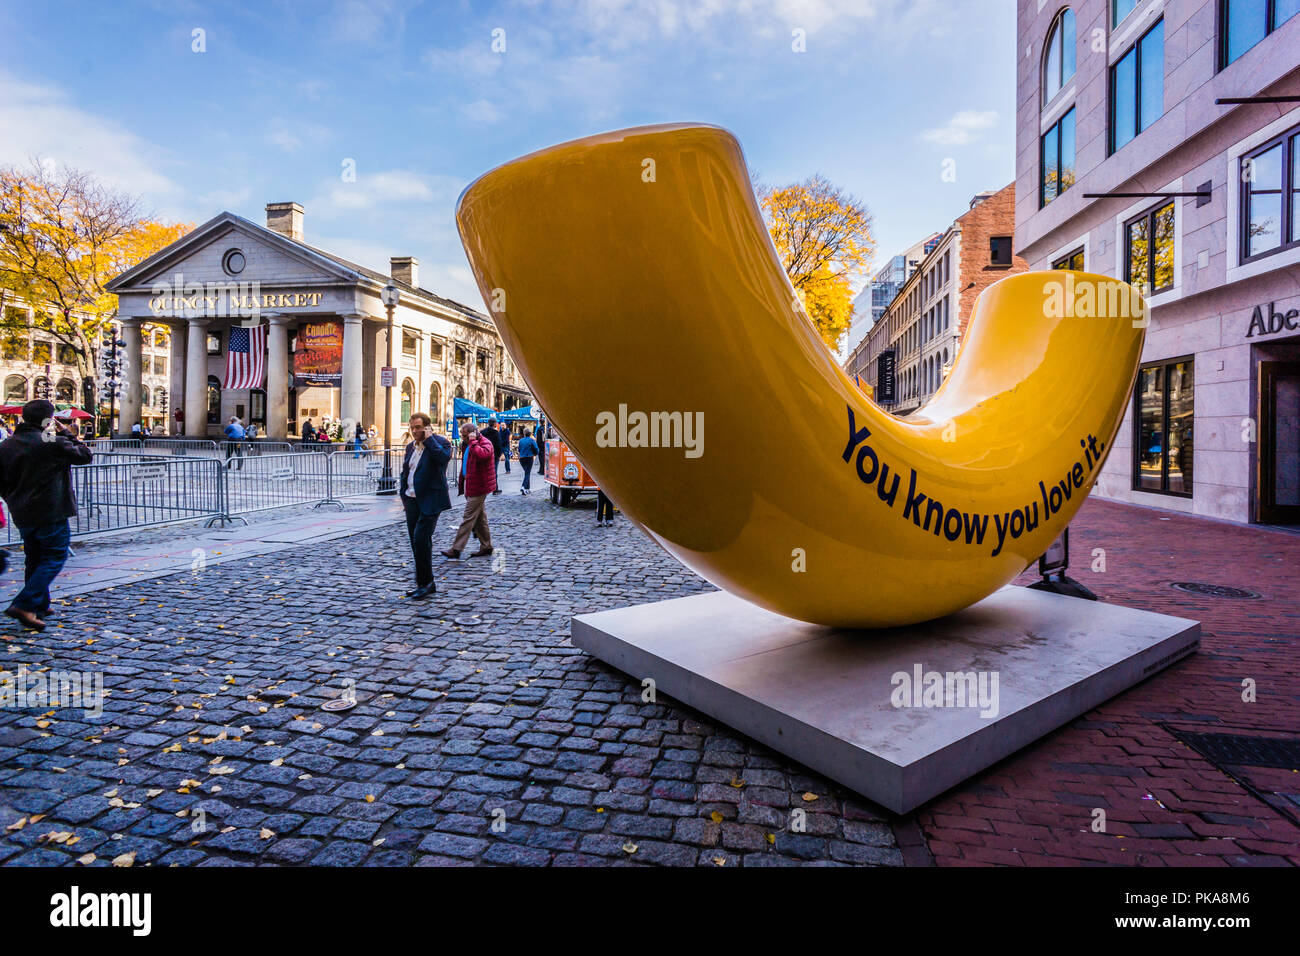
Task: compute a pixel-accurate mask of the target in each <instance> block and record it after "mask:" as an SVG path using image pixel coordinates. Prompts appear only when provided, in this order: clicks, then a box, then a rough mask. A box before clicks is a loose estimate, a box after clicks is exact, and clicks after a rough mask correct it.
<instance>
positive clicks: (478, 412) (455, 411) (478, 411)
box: [451, 398, 501, 422]
mask: <svg viewBox="0 0 1300 956" xmlns="http://www.w3.org/2000/svg"><path fill="white" fill-rule="evenodd" d="M451 405H452V410H451V414H452V417H453V418H468V419H471V420H472V421H475V422H477V421H478V420H479V419H480V418H482V419H488V418H494V417H500V414H501V413H500V412H498V411H496V409H492V408H488V407H487V406H486V405H480V404H479V403H478V402H471V401H470V400H469V399H468V398H456V399H453V400H452V403H451Z"/></svg>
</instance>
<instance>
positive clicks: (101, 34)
mask: <svg viewBox="0 0 1300 956" xmlns="http://www.w3.org/2000/svg"><path fill="white" fill-rule="evenodd" d="M196 29H199V30H203V31H204V35H203V39H204V43H205V45H206V52H201V53H199V52H194V51H193V49H192V47H193V46H194V39H193V37H194V31H195V30H196ZM494 30H504V40H505V51H504V52H494V51H493V49H492V44H493V31H494ZM796 30H801V31H803V37H804V44H805V47H806V49H805V51H804V52H795V50H794V49H793V48H792V47H793V46H794V45H795V44H796V34H795V32H794V31H796ZM497 36H498V37H500V36H501V35H500V34H498V35H497ZM1015 43H1016V41H1015V5H1014V3H1012V2H1011V0H699V2H694V3H691V2H685V0H506V2H499V3H478V2H475V3H468V2H415V0H405V2H404V0H381V2H360V0H353V2H276V0H260V2H257V3H248V4H235V3H223V4H204V3H187V2H185V0H165V2H164V0H157V2H135V3H131V2H117V3H113V4H105V3H102V2H96V3H63V2H57V0H54V2H42V3H39V4H30V3H22V4H19V3H11V4H5V5H0V163H8V162H22V161H24V160H25V159H26V158H27V157H28V156H31V155H39V156H42V157H49V158H51V159H54V160H56V161H58V162H66V163H70V164H72V165H76V166H81V167H84V168H87V169H90V170H91V171H93V172H95V173H96V174H97V175H99V176H100V177H101V178H102V179H104V180H105V181H107V182H109V183H111V184H113V185H115V186H117V187H120V188H122V189H125V190H128V191H130V192H132V193H135V194H137V195H139V196H140V197H141V198H142V200H143V203H144V205H145V207H146V208H147V209H149V210H152V211H154V212H155V214H156V215H158V216H159V217H160V218H165V219H181V220H187V221H192V222H196V223H197V222H202V221H204V220H206V219H208V218H210V217H212V216H214V215H216V214H217V213H218V212H220V211H222V210H227V209H228V210H230V211H232V212H235V213H238V214H240V215H243V216H246V217H247V218H249V219H252V220H254V221H255V222H262V221H263V219H264V213H263V207H264V206H265V204H266V203H267V202H274V201H282V200H295V201H297V202H300V203H302V204H303V205H304V206H305V207H306V219H305V222H306V233H307V235H306V238H307V241H308V242H311V243H312V244H314V245H318V246H321V247H324V248H327V249H329V250H331V251H333V252H336V253H339V254H341V255H344V256H347V257H349V258H352V259H354V260H356V261H358V262H361V263H363V264H365V265H367V266H370V267H372V268H376V269H380V270H383V271H386V267H387V262H388V257H389V256H393V255H414V256H417V257H418V258H419V259H420V262H421V284H422V285H424V286H425V287H426V288H430V289H432V290H434V291H436V292H438V293H440V294H442V295H446V296H450V297H452V298H455V299H459V300H460V301H463V302H467V303H469V304H472V305H474V306H476V307H480V308H481V307H482V303H481V301H480V299H479V296H478V293H477V291H476V290H475V288H474V284H473V280H472V278H471V276H470V273H469V268H468V266H467V264H466V262H465V258H464V254H463V252H462V251H461V248H460V243H459V241H458V239H457V238H456V233H455V226H454V223H453V218H452V216H453V209H454V205H455V201H456V197H457V196H458V195H459V194H460V191H461V189H462V188H464V186H465V185H466V184H468V183H469V182H470V181H471V180H472V179H474V178H475V177H476V176H478V175H479V174H480V173H482V172H483V171H485V170H487V169H490V168H491V167H493V166H495V165H497V164H499V163H501V162H504V161H506V160H509V159H511V158H513V157H515V156H518V155H521V154H523V153H526V152H529V151H531V150H534V149H538V148H541V147H544V146H547V145H550V144H553V143H558V142H562V141H564V140H567V139H573V138H575V137H579V136H584V135H587V134H590V133H594V132H599V131H602V130H608V129H617V128H621V127H627V126H638V125H643V124H647V123H660V122H682V121H692V120H696V121H703V122H709V123H715V124H718V125H721V126H725V127H727V128H728V129H730V130H732V131H733V132H734V133H736V135H737V136H738V137H739V138H740V141H741V143H742V144H743V146H744V148H745V153H746V156H747V158H748V160H749V163H750V165H751V166H752V167H753V168H754V169H756V170H757V172H758V174H759V175H760V177H761V178H762V179H763V180H764V181H765V182H768V183H773V184H783V183H787V182H791V181H794V180H800V179H804V178H806V177H807V176H809V175H812V174H813V173H822V174H824V175H825V176H827V177H829V178H830V179H831V180H832V181H833V182H835V183H836V184H837V185H839V186H841V187H843V188H844V189H846V190H847V191H849V192H851V193H853V194H854V195H856V196H857V197H858V198H859V199H861V200H862V201H864V202H865V203H866V205H867V206H868V208H869V209H870V210H871V212H872V214H873V216H874V220H875V230H874V231H875V235H876V238H877V241H878V246H877V250H876V252H877V256H876V261H877V265H879V264H880V263H881V262H883V260H884V259H885V258H887V257H888V256H890V255H893V254H894V253H896V252H900V251H902V250H903V249H904V248H905V247H906V246H908V245H910V244H911V243H912V242H915V241H916V240H917V239H919V238H921V237H922V236H924V235H926V234H928V233H930V232H932V231H935V230H941V229H943V228H945V227H946V226H947V225H948V224H949V223H950V222H951V221H952V220H953V219H954V218H955V217H956V216H958V215H960V214H961V213H962V212H963V211H965V209H966V208H967V203H968V201H969V199H970V197H971V196H972V195H974V194H975V193H976V192H979V191H980V190H982V189H995V188H1000V187H1001V186H1004V185H1006V184H1007V183H1009V182H1010V181H1011V180H1012V179H1013V177H1014V156H1015V136H1014V123H1015V109H1014V104H1015ZM946 159H952V160H954V161H955V164H956V165H955V170H956V181H955V182H945V181H943V179H942V175H941V174H942V171H943V163H944V161H945V160H946ZM348 160H352V161H354V162H355V168H356V181H355V182H344V181H343V177H342V175H341V174H342V171H343V168H344V163H345V161H348Z"/></svg>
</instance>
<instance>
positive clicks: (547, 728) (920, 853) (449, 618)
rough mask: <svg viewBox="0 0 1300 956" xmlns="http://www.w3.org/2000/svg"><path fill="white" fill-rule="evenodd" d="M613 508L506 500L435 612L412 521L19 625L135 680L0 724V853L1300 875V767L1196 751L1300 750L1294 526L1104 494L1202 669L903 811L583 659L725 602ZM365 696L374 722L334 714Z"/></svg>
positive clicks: (36, 664) (1099, 543) (1129, 558)
mask: <svg viewBox="0 0 1300 956" xmlns="http://www.w3.org/2000/svg"><path fill="white" fill-rule="evenodd" d="M514 486H515V484H514V482H513V481H512V482H511V483H510V485H509V486H508V487H510V488H511V489H512V490H513V487H514ZM593 507H594V504H593V503H592V502H591V501H589V500H588V501H584V502H581V503H580V504H579V505H578V506H577V507H575V508H573V509H559V508H556V507H554V506H551V505H550V504H548V503H547V502H546V501H545V499H544V497H543V496H542V495H541V494H536V495H534V496H533V497H530V498H526V499H525V498H520V497H519V496H518V495H515V494H510V493H508V494H506V495H502V496H497V497H495V498H493V499H492V500H491V501H490V509H491V514H492V516H493V527H494V538H495V542H496V543H497V545H498V546H499V547H500V549H501V554H502V557H503V560H502V561H498V562H496V563H495V564H494V563H493V561H492V560H491V559H468V558H467V559H463V560H461V561H459V562H447V563H439V564H438V565H436V567H437V571H438V574H439V579H438V587H439V594H438V597H437V598H436V599H434V600H432V601H428V602H423V603H413V602H410V601H408V600H406V599H405V598H404V597H403V596H402V594H403V592H404V591H405V590H406V588H407V587H409V574H410V570H409V558H408V553H407V549H406V543H405V540H404V535H403V531H402V528H401V526H398V525H394V526H392V527H389V528H385V529H382V530H380V531H372V532H367V533H364V534H360V535H353V536H350V537H341V538H337V539H334V540H331V541H327V542H323V543H314V544H312V545H310V546H307V547H301V548H295V549H291V550H285V551H281V552H277V553H274V554H269V555H264V556H260V557H256V558H252V559H250V560H248V561H246V562H240V563H231V564H223V565H210V566H209V567H207V568H206V569H205V570H203V571H201V572H199V573H198V574H197V575H196V574H190V573H184V574H177V575H173V576H170V577H165V578H157V579H153V580H149V581H143V582H140V583H138V584H131V585H127V586H122V587H117V588H114V589H111V590H103V591H97V592H93V593H90V594H86V595H82V596H80V597H78V598H73V599H71V600H69V601H67V602H66V603H64V604H62V605H60V606H58V607H57V613H56V615H55V616H54V617H52V618H51V627H50V629H49V630H48V631H46V632H45V633H44V634H42V635H29V634H25V633H22V632H18V631H16V630H14V629H13V628H12V626H9V628H7V629H6V630H4V631H0V666H3V667H4V668H7V669H8V671H9V672H10V675H12V674H13V673H14V672H15V671H16V670H17V669H18V667H19V666H20V665H26V666H27V667H28V668H29V669H31V670H36V669H38V668H50V669H55V670H72V671H78V670H89V671H93V672H100V673H102V674H103V675H104V678H103V679H104V682H105V686H106V687H107V688H108V689H109V690H110V691H111V695H110V696H109V697H108V700H107V704H106V713H105V716H104V718H103V719H102V720H99V721H91V720H88V719H87V718H86V716H85V715H84V713H83V712H82V711H81V710H80V709H79V708H70V707H62V708H49V707H45V708H28V709H25V710H23V709H13V708H5V709H0V834H3V836H2V837H0V862H3V863H4V864H7V865H12V864H45V863H72V862H74V861H77V860H78V859H84V860H89V862H88V864H87V865H107V864H108V863H109V861H111V860H113V859H115V858H120V857H123V856H129V857H131V858H132V860H133V861H134V863H135V864H136V865H143V864H152V865H167V864H171V863H179V864H187V865H189V864H198V865H247V864H255V863H262V864H298V863H315V864H333V865H376V866H401V865H418V864H427V865H428V864H466V863H490V864H539V865H540V864H554V865H581V864H617V865H636V864H645V863H650V864H670V865H704V866H714V865H724V866H734V865H750V866H752V865H778V864H801V863H802V864H817V865H834V864H884V865H888V864H899V863H903V862H908V863H926V862H931V861H932V860H933V862H937V863H939V864H955V865H973V864H990V863H1013V864H1030V865H1033V864H1069V863H1076V864H1077V863H1093V864H1095V863H1121V864H1135V863H1139V864H1145V865H1165V864H1168V865H1187V864H1194V865H1216V864H1224V865H1229V864H1238V865H1249V864H1265V865H1267V864H1286V863H1288V862H1290V863H1297V862H1300V826H1297V822H1296V821H1297V819H1298V818H1300V783H1297V779H1298V778H1297V775H1296V772H1295V771H1294V770H1291V769H1285V768H1283V767H1279V766H1272V767H1269V766H1256V765H1253V764H1250V763H1229V762H1227V759H1226V758H1223V757H1221V756H1220V757H1215V758H1214V759H1213V760H1212V759H1211V757H1212V756H1214V755H1213V754H1211V755H1209V756H1207V755H1205V754H1203V753H1202V752H1201V751H1198V750H1196V749H1194V748H1193V747H1192V746H1189V744H1188V741H1194V739H1195V738H1192V737H1190V736H1188V735H1189V734H1193V733H1206V732H1212V733H1218V734H1231V735H1251V736H1257V737H1265V738H1275V739H1280V740H1282V741H1283V742H1284V743H1285V742H1288V741H1289V742H1290V745H1291V746H1292V747H1294V746H1295V742H1296V741H1297V740H1300V706H1298V705H1300V673H1298V672H1300V661H1297V657H1296V654H1295V646H1296V641H1297V636H1298V635H1300V603H1298V602H1297V600H1296V597H1297V594H1298V593H1300V588H1298V587H1297V585H1296V582H1295V575H1296V572H1297V569H1300V536H1295V535H1288V534H1283V533H1278V532H1275V531H1269V530H1263V529H1257V528H1248V527H1240V526H1233V525H1226V524H1220V523H1215V522H1210V521H1205V520H1200V519H1192V518H1185V517H1181V516H1176V515H1169V514H1167V513H1163V512H1158V511H1152V510H1146V509H1140V508H1133V507H1128V506H1123V505H1118V504H1113V503H1108V502H1103V501H1097V500H1091V501H1089V502H1088V504H1086V505H1085V507H1084V508H1083V510H1082V511H1081V512H1080V515H1079V516H1078V517H1077V518H1076V520H1075V522H1074V524H1073V526H1072V534H1071V538H1072V541H1071V544H1072V550H1073V559H1074V562H1075V567H1074V568H1073V569H1072V572H1071V573H1072V574H1073V576H1075V577H1076V578H1078V579H1079V580H1081V581H1082V582H1083V583H1085V584H1087V585H1088V586H1089V587H1091V588H1093V589H1094V590H1095V591H1097V592H1098V594H1099V595H1100V596H1101V597H1102V598H1103V599H1105V600H1109V601H1113V602H1116V603H1123V604H1128V605H1131V606H1135V607H1145V608H1149V609H1152V610H1156V611H1163V612H1166V613H1171V614H1178V615H1181V616H1185V617H1192V618H1195V619H1198V620H1201V621H1203V622H1204V636H1203V640H1202V645H1201V650H1200V652H1199V653H1198V654H1196V655H1193V656H1192V657H1191V658H1188V659H1187V660H1184V661H1181V662H1179V663H1178V664H1177V665H1175V666H1174V667H1173V668H1171V669H1169V670H1168V671H1165V672H1162V673H1160V674H1158V675H1156V676H1155V677H1153V678H1152V679H1150V680H1148V681H1146V682H1144V683H1143V684H1141V685H1139V686H1138V687H1136V688H1134V689H1132V690H1131V691H1129V692H1128V693H1125V694H1122V695H1120V696H1119V697H1117V698H1116V699H1114V700H1112V701H1110V702H1109V703H1107V704H1105V705H1103V706H1102V707H1100V708H1098V709H1096V710H1094V711H1092V712H1091V713H1089V714H1087V715H1085V716H1084V717H1082V718H1080V719H1078V720H1076V721H1073V722H1072V723H1070V724H1069V725H1067V726H1066V727H1063V728H1061V729H1060V730H1058V731H1056V732H1054V733H1051V734H1049V735H1047V736H1046V737H1045V738H1044V739H1043V740H1041V741H1039V742H1038V743H1036V744H1034V745H1032V746H1030V747H1028V748H1025V749H1024V750H1022V751H1021V752H1019V753H1017V754H1015V755H1013V756H1012V757H1010V758H1008V759H1006V760H1004V761H1002V762H1001V763H999V764H998V765H996V766H994V767H993V768H990V770H988V771H987V772H985V773H983V774H980V775H977V776H976V777H975V778H973V779H972V780H971V781H969V782H968V783H967V784H965V785H963V786H962V787H959V788H957V789H955V790H953V791H951V792H949V793H948V794H945V795H943V796H941V797H939V798H938V799H936V800H934V801H932V802H931V803H929V804H927V805H926V806H925V807H922V808H921V809H920V810H919V811H918V812H917V813H916V814H914V815H912V816H910V817H906V818H898V817H894V816H893V815H891V814H889V813H888V812H887V811H884V810H882V809H880V808H878V807H875V806H874V805H872V804H869V803H867V802H866V801H863V800H861V798H858V797H855V796H853V795H851V794H849V793H847V792H846V791H844V790H843V789H842V788H840V787H838V786H836V785H834V784H831V783H829V782H827V781H826V780H824V779H823V778H821V777H819V776H818V775H816V774H813V773H812V772H810V771H808V770H806V769H804V768H801V767H799V766H797V765H794V764H792V763H791V762H790V761H788V760H786V759H785V758H782V757H779V756H777V755H775V754H773V753H772V752H770V751H768V750H767V749H766V748H763V747H761V746H759V745H757V744H755V743H753V742H751V741H749V740H747V739H745V738H742V737H740V736H739V735H737V734H734V733H732V732H730V731H728V730H727V729H726V728H723V727H718V726H715V725H713V724H712V723H711V722H710V721H708V720H707V719H705V718H703V717H702V716H701V715H699V714H697V713H694V712H692V711H690V710H689V709H687V708H684V707H682V706H680V705H678V704H676V703H675V702H672V701H667V700H663V699H662V698H661V700H660V701H659V702H658V703H657V704H647V703H643V702H642V701H641V697H640V693H641V688H640V686H639V685H637V684H635V683H634V682H633V681H631V680H629V679H628V678H626V677H625V676H623V675H621V674H619V673H618V672H616V671H614V670H612V669H611V668H608V667H607V666H605V665H604V664H602V663H600V662H598V661H594V660H592V659H591V658H589V657H588V656H587V655H585V654H583V653H581V652H579V651H577V650H575V649H574V648H573V647H572V646H571V645H570V643H569V641H568V637H567V635H568V626H569V619H570V617H571V616H572V615H573V614H575V613H582V612H586V611H594V610H600V609H604V608H610V607H617V606H623V605H627V604H632V603H638V602H643V601H649V600H656V599H662V598H666V597H673V596H680V595H685V594H691V593H698V592H700V591H705V590H708V589H709V586H708V585H707V584H705V583H704V582H702V581H701V580H700V579H698V578H696V577H695V576H694V575H692V574H691V573H690V572H688V571H686V570H684V569H682V568H681V567H679V566H678V565H677V563H676V562H675V561H674V560H673V559H671V558H669V557H668V556H667V555H665V554H663V553H662V552H661V551H660V550H659V549H658V548H657V547H656V546H655V545H654V544H652V543H651V542H650V541H649V539H647V538H646V537H644V536H643V535H642V534H640V533H639V532H638V531H636V530H635V529H633V528H632V527H631V526H629V525H628V523H627V522H626V521H623V520H620V521H619V523H618V524H617V525H616V526H615V527H614V528H608V529H599V528H597V527H595V523H594V515H593ZM458 510H459V509H457V511H454V512H452V514H450V515H446V516H444V519H443V522H442V524H441V527H440V529H439V533H438V537H437V541H438V542H440V546H445V542H446V541H447V540H448V539H449V537H450V535H451V532H452V530H453V525H454V521H453V519H454V517H455V515H456V514H458ZM321 520H328V518H327V517H326V518H323V519H321ZM174 533H177V531H176V529H170V530H168V531H165V532H163V531H159V532H150V534H157V535H159V539H160V541H161V540H170V539H171V536H172V535H173V534H174ZM1097 548H1102V549H1104V551H1105V554H1104V557H1105V571H1104V572H1094V571H1093V570H1091V568H1090V566H1089V565H1090V563H1091V562H1092V561H1095V558H1096V551H1095V549H1097ZM1090 556H1091V557H1090ZM439 560H440V559H439ZM1031 579H1032V576H1030V575H1026V576H1025V577H1024V578H1023V579H1022V583H1027V582H1028V581H1029V580H1031ZM1176 581H1194V582H1205V583H1211V584H1218V585H1229V586H1236V587H1244V588H1249V589H1251V590H1253V591H1255V592H1257V593H1259V594H1260V595H1261V596H1260V597H1259V598H1258V599H1253V600H1230V599H1224V598H1214V597H1199V596H1195V595H1192V594H1188V593H1185V592H1182V591H1178V590H1175V589H1173V588H1172V587H1171V586H1170V584H1171V582H1176ZM1243 680H1249V681H1253V682H1254V684H1253V686H1254V689H1255V692H1256V699H1255V700H1254V701H1253V702H1247V701H1246V700H1243V690H1244V688H1243V684H1242V682H1243ZM349 682H351V686H352V687H353V688H354V689H355V693H356V697H357V699H358V701H359V703H358V705H357V706H356V707H355V708H354V709H352V710H349V711H345V712H342V713H330V712H326V711H322V710H321V709H320V707H319V705H320V704H321V703H322V702H323V701H325V700H326V699H328V698H333V697H337V696H339V694H340V693H341V692H342V690H343V688H344V687H345V686H348V684H349ZM1180 735H1182V736H1180ZM1239 759H1242V760H1256V761H1257V762H1258V760H1260V759H1265V758H1259V757H1257V756H1256V757H1252V756H1250V755H1249V754H1247V755H1245V756H1241V757H1240V758H1239ZM1265 762H1266V763H1267V762H1268V761H1267V759H1265ZM1274 762H1275V763H1277V762H1279V761H1276V760H1275V761H1274ZM1281 762H1282V763H1285V760H1284V759H1283V760H1282V761H1281ZM807 797H815V798H816V799H807ZM798 810H802V811H804V814H803V815H802V816H803V818H804V821H805V826H804V827H803V832H797V830H796V828H795V827H794V826H793V825H792V823H793V821H794V820H795V819H797V818H798V816H800V815H798V814H796V813H795V812H794V811H798ZM1098 810H1101V811H1103V812H1104V823H1105V829H1104V830H1103V831H1100V832H1098V831H1094V829H1093V827H1094V825H1095V822H1096V821H1097V820H1098V814H1097V812H1096V811H1098ZM200 818H201V819H202V820H203V822H204V824H205V828H200V829H199V830H198V831H196V829H195V826H194V824H195V821H197V820H199V819H200ZM88 854H93V856H94V858H93V860H91V859H90V857H89V856H88ZM132 854H133V856H132Z"/></svg>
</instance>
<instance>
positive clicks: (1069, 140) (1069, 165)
mask: <svg viewBox="0 0 1300 956" xmlns="http://www.w3.org/2000/svg"><path fill="white" fill-rule="evenodd" d="M1059 180H1060V186H1059V187H1057V192H1058V193H1063V192H1065V191H1066V190H1067V189H1069V188H1070V187H1071V186H1073V185H1074V110H1073V109H1071V110H1070V112H1068V113H1066V114H1065V115H1064V116H1062V117H1061V171H1060V174H1059Z"/></svg>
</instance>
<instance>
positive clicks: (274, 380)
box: [266, 315, 289, 441]
mask: <svg viewBox="0 0 1300 956" xmlns="http://www.w3.org/2000/svg"><path fill="white" fill-rule="evenodd" d="M268 321H269V322H270V327H269V328H268V329H267V330H266V436H267V437H268V438H273V439H275V440H276V441H284V440H285V439H286V438H288V437H289V330H288V328H287V325H288V322H289V319H288V317H287V316H283V315H272V316H269V317H268Z"/></svg>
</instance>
